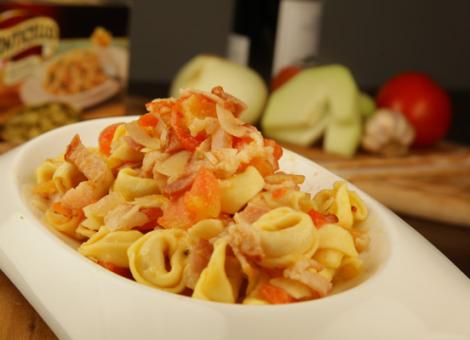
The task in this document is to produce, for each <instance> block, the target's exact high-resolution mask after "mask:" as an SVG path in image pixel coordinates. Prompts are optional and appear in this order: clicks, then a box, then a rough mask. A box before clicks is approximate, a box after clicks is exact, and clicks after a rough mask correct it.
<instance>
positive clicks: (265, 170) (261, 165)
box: [248, 157, 275, 177]
mask: <svg viewBox="0 0 470 340" xmlns="http://www.w3.org/2000/svg"><path fill="white" fill-rule="evenodd" d="M248 165H252V166H254V167H255V168H256V170H258V171H259V173H260V174H261V176H263V177H266V176H269V175H272V174H274V171H275V168H274V167H273V166H272V164H271V163H269V161H268V160H267V159H265V158H262V157H255V158H253V159H252V160H251V161H250V163H248Z"/></svg>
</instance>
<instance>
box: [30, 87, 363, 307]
mask: <svg viewBox="0 0 470 340" xmlns="http://www.w3.org/2000/svg"><path fill="white" fill-rule="evenodd" d="M146 107H147V110H148V112H147V113H146V114H144V115H142V116H140V117H139V118H138V119H137V120H135V121H133V122H129V123H117V124H111V125H110V126H107V127H106V128H105V129H103V131H102V133H100V135H99V137H98V148H89V147H86V146H85V145H83V144H82V142H81V140H80V137H79V136H78V135H75V136H74V137H73V138H72V139H71V142H70V143H69V145H67V146H66V147H64V153H63V154H61V155H59V156H57V157H55V158H49V159H47V160H45V161H44V162H43V163H42V164H41V165H39V167H38V168H37V171H36V185H35V186H34V188H33V193H34V195H35V196H34V199H33V202H34V204H35V205H36V206H37V207H38V208H39V210H40V211H41V212H43V214H44V216H43V217H44V221H45V223H46V224H47V225H49V226H51V227H53V228H54V229H55V230H57V231H59V232H61V233H63V234H65V235H67V236H69V237H71V238H73V239H75V240H76V241H78V242H79V243H80V246H79V247H78V252H79V253H80V254H81V255H83V256H86V257H88V258H89V259H90V260H91V262H92V265H100V266H102V267H104V268H106V269H107V270H109V271H111V272H113V273H115V274H118V275H121V276H123V277H125V278H127V279H131V280H134V281H136V282H138V283H141V284H144V285H146V286H149V287H152V288H155V289H160V290H163V291H166V292H170V293H177V294H182V295H185V296H188V297H192V298H195V299H199V300H204V301H213V302H222V303H240V304H247V305H266V304H281V303H292V302H297V301H306V300H312V299H318V298H321V297H324V296H326V295H328V294H330V293H331V292H332V291H333V290H334V289H335V287H337V286H336V285H337V283H338V282H340V281H342V280H350V279H352V278H354V277H357V276H359V275H361V272H362V271H363V270H364V268H365V267H366V263H363V261H362V258H361V255H360V253H361V252H363V251H366V250H367V247H368V243H369V240H370V238H369V235H368V230H367V228H366V223H364V222H365V221H366V219H367V216H368V211H367V207H366V205H365V204H364V202H363V201H362V199H361V198H360V196H359V195H358V194H357V193H356V192H354V191H351V190H350V189H348V186H347V184H346V183H345V182H336V183H334V184H333V185H332V187H331V188H327V189H325V190H322V191H320V192H318V193H308V192H303V191H302V190H301V185H302V184H303V181H304V180H305V177H304V176H301V175H296V174H289V173H285V172H283V171H281V170H280V169H279V159H280V157H281V156H282V152H283V151H282V148H281V147H280V146H279V145H277V144H276V142H274V141H272V140H269V139H265V138H264V137H263V136H262V135H261V133H260V132H259V131H258V130H257V129H256V128H255V127H254V126H250V125H249V124H245V123H244V122H242V121H241V120H239V119H238V117H239V115H240V114H241V113H242V112H243V110H245V105H244V104H243V103H242V102H240V101H239V100H238V99H237V98H235V97H233V96H231V95H229V94H227V93H225V92H224V90H223V89H222V88H221V87H215V88H214V89H212V91H211V93H206V92H203V91H195V90H183V91H182V93H181V96H180V97H179V98H176V99H175V98H168V99H156V100H153V101H151V102H149V103H148V104H147V106H146ZM350 282H354V281H350Z"/></svg>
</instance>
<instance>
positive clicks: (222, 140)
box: [211, 128, 232, 150]
mask: <svg viewBox="0 0 470 340" xmlns="http://www.w3.org/2000/svg"><path fill="white" fill-rule="evenodd" d="M231 147H232V136H230V135H229V134H228V133H226V132H225V131H224V130H223V129H221V128H219V129H217V131H216V132H215V133H214V134H213V135H212V139H211V150H219V149H224V148H231Z"/></svg>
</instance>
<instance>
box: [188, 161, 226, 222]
mask: <svg viewBox="0 0 470 340" xmlns="http://www.w3.org/2000/svg"><path fill="white" fill-rule="evenodd" d="M221 199H222V198H221V193H220V189H219V181H218V180H217V178H216V177H215V176H214V174H213V173H212V172H211V171H210V170H207V169H201V170H199V172H198V173H197V175H196V178H195V180H194V183H193V184H192V186H191V189H190V190H189V191H187V192H186V193H185V194H184V203H185V205H186V208H187V209H188V210H189V211H191V212H192V213H193V214H194V215H195V216H196V219H197V220H202V219H205V218H215V217H218V216H219V214H220V211H221Z"/></svg>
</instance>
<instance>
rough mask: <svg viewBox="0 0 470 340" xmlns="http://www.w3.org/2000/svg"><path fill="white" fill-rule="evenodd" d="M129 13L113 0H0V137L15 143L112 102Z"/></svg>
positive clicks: (118, 88) (117, 95)
mask: <svg viewBox="0 0 470 340" xmlns="http://www.w3.org/2000/svg"><path fill="white" fill-rule="evenodd" d="M64 3H66V4H64ZM129 14H130V7H129V6H127V5H125V4H122V3H115V2H112V3H110V2H106V3H102V2H96V1H95V2H93V4H90V3H89V2H83V1H82V2H79V1H75V2H71V1H47V2H38V1H36V2H2V3H0V129H1V130H0V139H1V140H2V141H5V142H11V143H21V142H23V141H26V140H28V139H31V138H33V137H35V136H37V135H39V134H40V133H42V132H45V131H48V130H50V129H53V128H54V127H57V126H61V125H64V124H67V123H71V122H74V121H77V120H79V119H80V118H81V117H82V116H83V115H88V114H90V113H92V112H94V111H96V110H103V109H104V108H105V107H106V106H110V107H114V108H115V107H116V105H112V104H116V103H117V102H119V101H121V100H122V98H123V94H124V91H125V89H126V85H127V78H128V77H127V75H128V59H129V49H128V18H129ZM119 114H124V112H123V110H114V111H111V112H110V115H119Z"/></svg>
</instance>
